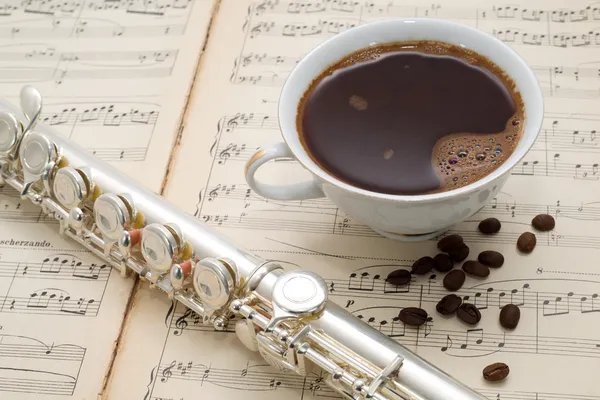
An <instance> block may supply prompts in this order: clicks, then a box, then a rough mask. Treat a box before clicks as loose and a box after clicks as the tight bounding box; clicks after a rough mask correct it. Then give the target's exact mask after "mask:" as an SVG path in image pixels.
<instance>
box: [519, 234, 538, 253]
mask: <svg viewBox="0 0 600 400" xmlns="http://www.w3.org/2000/svg"><path fill="white" fill-rule="evenodd" d="M536 243H537V239H536V237H535V234H533V233H531V232H523V233H522V234H521V236H519V239H518V240H517V248H518V249H519V251H521V252H522V253H531V252H532V251H533V249H534V248H535V244H536Z"/></svg>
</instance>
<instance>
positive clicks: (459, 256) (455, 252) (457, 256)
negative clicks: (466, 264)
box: [448, 243, 469, 262]
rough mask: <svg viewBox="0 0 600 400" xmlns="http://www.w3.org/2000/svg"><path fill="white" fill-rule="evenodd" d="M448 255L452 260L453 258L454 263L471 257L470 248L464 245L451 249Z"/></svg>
mask: <svg viewBox="0 0 600 400" xmlns="http://www.w3.org/2000/svg"><path fill="white" fill-rule="evenodd" d="M448 254H449V255H450V258H452V259H453V260H454V261H456V262H461V261H463V260H464V259H465V258H467V257H468V256H469V246H467V245H466V244H464V243H462V244H460V245H458V246H457V247H455V248H453V249H451V250H450V251H449V252H448Z"/></svg>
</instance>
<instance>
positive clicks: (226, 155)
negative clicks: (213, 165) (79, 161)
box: [219, 143, 237, 164]
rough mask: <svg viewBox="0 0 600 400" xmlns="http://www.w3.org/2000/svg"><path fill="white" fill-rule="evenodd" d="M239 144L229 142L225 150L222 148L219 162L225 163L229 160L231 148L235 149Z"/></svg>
mask: <svg viewBox="0 0 600 400" xmlns="http://www.w3.org/2000/svg"><path fill="white" fill-rule="evenodd" d="M236 147H237V146H236V145H235V144H233V143H229V145H227V147H226V148H224V149H223V150H221V152H220V153H219V158H220V160H219V164H225V163H226V162H227V160H228V159H229V157H231V153H230V151H231V150H235V148H236Z"/></svg>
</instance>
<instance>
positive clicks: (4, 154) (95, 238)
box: [0, 86, 484, 400]
mask: <svg viewBox="0 0 600 400" xmlns="http://www.w3.org/2000/svg"><path fill="white" fill-rule="evenodd" d="M40 112H41V96H40V94H39V93H38V92H37V90H36V89H35V88H33V87H31V86H26V87H24V88H23V90H22V91H21V109H19V108H17V107H15V106H13V105H12V104H9V103H7V102H4V101H1V102H0V166H1V170H0V171H1V177H2V180H3V182H4V183H5V184H8V185H10V186H12V187H13V188H14V189H16V190H17V191H18V192H19V193H20V195H21V197H22V198H23V199H28V200H30V201H32V202H33V203H34V204H36V205H38V206H40V207H41V208H42V209H43V211H44V213H46V214H47V215H49V216H51V217H54V218H56V219H57V220H59V221H60V228H59V231H60V232H59V233H60V234H61V235H63V236H65V237H68V238H69V239H71V240H74V241H76V242H77V243H79V244H80V245H81V246H83V247H85V248H86V249H88V250H90V251H91V252H93V253H94V254H96V255H97V256H98V257H100V258H102V259H103V260H104V261H106V262H107V263H109V264H110V265H111V266H112V267H114V268H116V269H118V270H120V272H121V274H122V275H123V276H128V275H129V274H130V273H131V272H132V271H133V272H134V273H136V274H138V275H139V276H140V278H141V279H143V280H147V281H149V284H150V285H151V286H152V287H155V288H157V289H159V290H161V291H163V292H164V293H165V294H166V295H167V296H169V297H170V298H172V299H175V300H177V301H179V302H181V303H183V304H184V305H185V306H186V307H188V308H190V309H191V310H193V311H194V312H196V313H197V314H198V315H199V316H200V317H201V319H202V322H203V323H205V324H210V325H212V326H213V327H214V329H215V330H223V329H225V328H227V326H228V324H229V323H230V319H231V317H232V316H237V317H240V319H239V320H237V321H236V322H235V332H236V334H237V336H238V338H239V339H240V341H241V342H242V343H243V344H244V345H245V346H246V347H247V348H248V349H250V350H252V351H258V352H259V353H260V355H261V356H262V357H263V358H264V359H265V360H266V361H267V362H268V363H269V364H270V365H272V366H273V367H275V368H277V369H279V370H281V371H288V372H292V373H297V374H300V375H306V374H308V373H311V372H317V373H322V374H323V376H324V377H325V378H324V381H325V382H326V383H327V384H328V385H329V386H331V387H332V388H333V389H334V390H335V391H336V392H338V393H339V394H341V395H342V397H344V398H346V399H353V400H361V399H377V400H481V399H484V397H483V396H482V395H480V394H478V393H477V392H475V391H474V390H472V389H470V388H468V387H467V386H465V385H464V384H462V383H461V382H459V381H457V380H456V379H454V378H453V377H452V376H450V375H449V374H447V373H445V372H443V371H441V370H440V369H438V368H436V367H435V366H433V365H432V364H430V363H429V362H427V361H426V360H424V359H423V358H421V357H419V356H417V355H416V354H414V353H413V352H411V351H410V350H409V349H407V348H406V347H404V346H402V345H401V344H399V343H398V342H396V341H394V340H392V339H390V338H389V337H388V336H386V335H384V334H382V333H381V332H379V331H377V330H375V329H374V328H372V327H371V326H369V325H368V324H366V323H365V322H363V321H361V320H360V319H358V318H356V317H354V316H353V315H352V314H350V313H348V312H347V311H345V310H344V309H343V308H341V307H339V306H338V305H336V304H335V303H334V302H332V301H331V300H329V299H328V287H327V285H326V283H325V282H324V280H323V279H322V278H321V277H320V276H318V275H317V274H314V273H312V272H308V271H302V270H293V271H285V270H284V269H283V268H282V267H281V266H280V265H278V264H276V263H273V262H270V261H268V260H263V259H261V258H259V257H257V256H256V255H254V254H251V253H249V252H248V251H246V250H244V249H243V248H241V247H240V246H239V245H237V244H235V243H233V242H232V241H230V240H229V239H228V238H227V237H226V236H224V235H223V234H222V233H220V232H218V231H216V230H214V229H212V228H211V227H209V226H208V225H206V224H204V223H203V222H201V221H200V220H198V219H197V218H194V217H193V216H191V215H188V214H186V213H184V212H182V211H181V210H179V209H177V208H176V207H174V206H173V205H172V204H170V203H169V202H167V201H166V200H165V199H163V198H162V197H160V196H158V195H156V194H155V193H153V192H151V191H150V190H148V189H146V188H143V187H141V186H140V185H139V184H138V183H137V182H136V181H134V180H133V179H131V178H129V177H127V176H125V175H124V174H122V173H120V172H119V171H118V170H117V169H116V168H114V167H112V166H111V165H109V164H106V163H104V162H103V161H101V160H99V159H98V158H96V157H95V156H93V155H92V154H90V153H89V152H87V151H86V150H84V149H82V148H81V147H79V146H78V145H77V144H76V143H74V142H72V141H70V140H68V139H66V138H65V137H64V136H62V135H60V134H59V133H58V132H56V131H54V130H53V129H52V128H51V127H49V126H46V125H43V124H41V123H39V122H38V119H39V114H40ZM232 323H233V322H232Z"/></svg>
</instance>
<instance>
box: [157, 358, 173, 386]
mask: <svg viewBox="0 0 600 400" xmlns="http://www.w3.org/2000/svg"><path fill="white" fill-rule="evenodd" d="M174 366H175V360H173V362H172V363H171V365H169V366H168V367H167V368H165V369H163V371H162V378H160V381H161V382H163V383H164V382H167V381H168V380H169V378H170V377H171V376H172V375H173V373H172V372H171V368H173V367H174Z"/></svg>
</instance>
